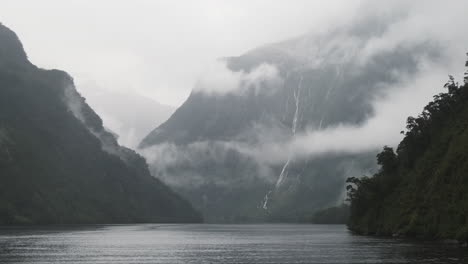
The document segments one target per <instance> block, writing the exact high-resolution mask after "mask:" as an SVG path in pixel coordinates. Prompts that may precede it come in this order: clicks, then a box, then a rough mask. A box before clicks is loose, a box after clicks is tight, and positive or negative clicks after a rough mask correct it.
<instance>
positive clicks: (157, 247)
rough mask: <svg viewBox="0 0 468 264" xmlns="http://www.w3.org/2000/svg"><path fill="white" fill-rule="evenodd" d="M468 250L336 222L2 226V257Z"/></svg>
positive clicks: (464, 256)
mask: <svg viewBox="0 0 468 264" xmlns="http://www.w3.org/2000/svg"><path fill="white" fill-rule="evenodd" d="M467 260H468V249H465V248H459V247H458V246H449V245H442V244H439V243H421V242H415V241H408V240H395V239H382V238H373V237H363V236H355V235H352V234H350V233H349V232H348V231H347V230H346V227H345V226H341V225H333V226H326V225H287V224H285V225H208V224H205V225H204V224H200V225H196V224H193V225H191V224H189V225H176V224H174V225H170V224H167V225H166V224H162V225H161V224H147V225H118V226H71V227H63V226H61V227H34V228H32V227H29V228H0V263H465V262H466V261H467Z"/></svg>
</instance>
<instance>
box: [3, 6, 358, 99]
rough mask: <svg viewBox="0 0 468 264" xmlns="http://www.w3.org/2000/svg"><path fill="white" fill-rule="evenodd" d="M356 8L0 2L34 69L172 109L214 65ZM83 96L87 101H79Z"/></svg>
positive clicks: (332, 20)
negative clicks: (55, 72) (57, 71)
mask: <svg viewBox="0 0 468 264" xmlns="http://www.w3.org/2000/svg"><path fill="white" fill-rule="evenodd" d="M359 2H360V1H357V0H356V1H355V0H343V1H338V0H327V1H313V0H287V1H286V0H284V1H271V0H232V1H219V0H198V1H188V0H187V1H174V0H168V1H162V0H161V1H144V0H137V1H135V0H125V1H124V0H122V1H116V0H101V1H95V0H79V1H78V0H77V1H74V0H67V1H63V0H41V1H36V0H29V1H27V0H2V3H1V9H0V22H2V23H3V24H5V25H6V26H8V27H10V28H11V29H12V30H14V31H15V32H16V33H17V34H18V35H19V37H20V38H21V40H22V42H23V44H24V46H25V49H26V52H27V53H28V55H29V57H30V59H31V60H32V62H33V63H35V64H36V65H38V66H40V67H44V68H58V69H62V70H65V71H67V72H69V73H70V74H71V75H72V76H73V77H74V78H75V82H76V84H77V85H78V89H80V85H85V84H86V83H87V82H89V81H91V82H95V83H96V84H97V85H98V86H100V87H102V88H106V89H112V90H119V91H126V92H127V91H129V92H132V93H138V94H141V95H145V96H148V97H151V98H153V99H156V100H157V101H159V102H161V103H165V104H170V105H174V106H178V105H180V104H181V103H182V102H183V101H184V100H185V99H186V97H187V96H188V94H189V92H190V90H191V89H192V88H193V85H194V83H195V81H196V78H197V76H198V75H199V74H200V73H201V72H203V70H204V69H205V68H206V67H207V65H209V64H210V63H211V62H212V61H214V60H215V59H216V58H219V57H224V56H232V55H240V54H242V53H244V52H246V51H248V50H249V49H252V48H255V47H257V46H259V45H263V44H267V43H271V42H277V41H281V40H284V39H287V38H290V37H294V36H297V35H301V34H303V33H305V32H308V31H310V30H312V31H317V30H324V29H326V28H327V27H328V26H330V25H331V24H332V23H335V22H336V21H338V20H340V19H342V18H344V17H349V15H350V14H352V13H353V12H354V11H355V10H356V7H357V6H358V5H359ZM85 96H86V94H85Z"/></svg>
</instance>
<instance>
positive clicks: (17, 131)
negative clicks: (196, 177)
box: [0, 24, 201, 224]
mask: <svg viewBox="0 0 468 264" xmlns="http://www.w3.org/2000/svg"><path fill="white" fill-rule="evenodd" d="M0 180H1V184H0V224H70V223H72V224H76V223H129V222H198V221H201V217H200V215H199V214H198V213H197V212H196V211H195V210H194V209H193V208H192V206H191V205H190V204H189V203H188V202H187V201H186V200H184V199H182V198H181V197H179V196H178V195H177V194H176V193H174V192H173V191H172V190H170V189H169V188H168V187H167V186H166V185H164V184H163V183H162V182H161V181H159V180H158V179H155V178H154V177H152V176H151V175H150V173H149V171H148V167H147V164H146V162H145V160H144V159H143V158H142V157H141V156H139V155H138V154H136V153H135V152H134V151H132V150H130V149H127V148H124V147H121V146H119V145H118V144H117V141H116V139H115V138H114V136H113V135H112V134H111V133H109V132H107V131H106V130H105V129H104V127H103V124H102V121H101V119H100V118H99V116H97V115H96V113H95V112H94V111H93V110H92V109H91V108H90V107H89V106H88V105H87V104H86V102H85V100H84V98H82V97H81V96H80V95H79V94H78V92H77V91H76V90H75V87H74V84H73V80H72V78H71V77H70V76H69V75H68V74H67V73H65V72H63V71H59V70H44V69H40V68H38V67H36V66H34V65H33V64H31V63H30V62H29V61H28V58H27V56H26V53H25V51H24V50H23V47H22V44H21V43H20V41H19V39H18V37H17V36H16V34H15V33H14V32H12V31H11V30H10V29H8V28H6V27H5V26H3V25H1V24H0Z"/></svg>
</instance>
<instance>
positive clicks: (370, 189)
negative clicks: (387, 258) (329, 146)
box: [347, 62, 468, 241]
mask: <svg viewBox="0 0 468 264" xmlns="http://www.w3.org/2000/svg"><path fill="white" fill-rule="evenodd" d="M466 66H468V62H467V64H466ZM467 83H468V72H466V73H465V78H464V81H463V84H459V83H457V82H456V81H455V80H454V78H453V77H452V76H450V78H449V81H448V83H447V84H446V85H445V88H446V89H447V92H444V93H440V94H438V95H436V96H434V100H433V101H432V102H430V103H429V104H427V106H426V107H425V108H424V111H423V112H422V113H421V114H420V115H419V116H417V117H409V118H408V122H407V131H406V132H403V131H402V133H404V135H405V136H404V139H403V140H402V141H401V143H400V144H399V145H398V148H397V149H396V152H395V151H394V150H393V149H392V148H390V147H385V148H384V150H383V151H382V152H381V153H380V154H378V155H377V161H378V163H379V164H380V165H381V169H380V171H379V172H378V173H376V174H375V175H374V176H372V177H370V178H369V177H363V178H360V179H359V178H355V177H353V178H349V179H348V182H349V183H350V184H349V186H348V187H347V188H348V195H349V199H350V200H351V219H350V222H349V228H350V229H351V230H353V231H355V232H358V233H362V234H377V235H395V236H400V235H401V236H420V237H426V238H456V239H458V240H462V241H467V240H468V84H467ZM435 85H437V84H435Z"/></svg>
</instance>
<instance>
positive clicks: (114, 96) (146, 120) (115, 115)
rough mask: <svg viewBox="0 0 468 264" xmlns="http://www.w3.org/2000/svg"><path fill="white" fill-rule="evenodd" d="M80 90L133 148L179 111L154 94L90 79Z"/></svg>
mask: <svg viewBox="0 0 468 264" xmlns="http://www.w3.org/2000/svg"><path fill="white" fill-rule="evenodd" d="M79 91H80V93H82V94H84V95H85V97H86V102H87V103H88V104H89V105H90V106H91V107H92V108H93V109H94V110H95V111H96V112H97V113H98V114H99V116H100V117H101V118H102V119H103V121H104V125H105V126H106V127H108V128H109V129H110V130H112V131H113V132H115V133H116V134H117V135H118V136H119V137H118V141H119V143H120V144H121V145H124V146H126V147H129V148H135V147H137V145H138V144H139V143H140V142H141V140H142V139H143V137H145V136H146V135H147V134H148V133H149V132H151V130H152V129H153V128H154V127H155V126H159V125H160V124H161V123H163V122H164V121H166V120H167V119H168V118H169V117H170V116H171V115H172V114H173V113H174V111H175V107H172V106H168V105H163V104H160V103H158V102H156V101H155V100H152V99H150V98H147V97H144V96H140V95H136V94H130V93H125V92H119V91H112V90H109V89H104V88H101V87H99V86H98V85H96V84H93V83H90V82H89V83H84V84H82V85H81V86H80V87H79Z"/></svg>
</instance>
